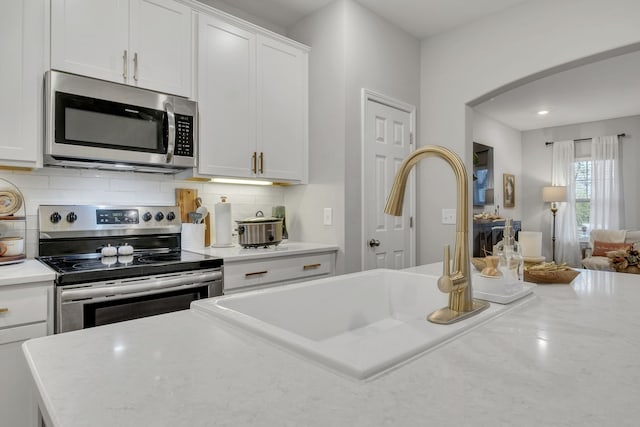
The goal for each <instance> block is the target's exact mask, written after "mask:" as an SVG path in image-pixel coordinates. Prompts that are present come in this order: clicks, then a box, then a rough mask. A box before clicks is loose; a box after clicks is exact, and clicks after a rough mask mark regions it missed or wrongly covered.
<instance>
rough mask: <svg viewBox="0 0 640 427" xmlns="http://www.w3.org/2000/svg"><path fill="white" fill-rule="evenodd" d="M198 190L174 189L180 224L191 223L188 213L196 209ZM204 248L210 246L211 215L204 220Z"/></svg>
mask: <svg viewBox="0 0 640 427" xmlns="http://www.w3.org/2000/svg"><path fill="white" fill-rule="evenodd" d="M197 197H198V190H194V189H192V188H176V205H178V206H179V207H180V222H181V223H183V222H191V219H190V218H189V212H195V211H196V209H197V206H196V198H197ZM204 229H205V232H204V246H205V247H209V246H211V214H209V215H207V217H206V218H205V219H204Z"/></svg>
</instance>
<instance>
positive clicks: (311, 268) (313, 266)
mask: <svg viewBox="0 0 640 427" xmlns="http://www.w3.org/2000/svg"><path fill="white" fill-rule="evenodd" d="M321 265H322V264H307V265H305V266H304V267H302V269H303V270H313V269H315V268H318V267H320V266H321Z"/></svg>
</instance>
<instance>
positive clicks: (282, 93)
mask: <svg viewBox="0 0 640 427" xmlns="http://www.w3.org/2000/svg"><path fill="white" fill-rule="evenodd" d="M257 41H258V63H257V70H258V76H257V77H258V78H257V90H258V97H257V114H258V117H257V118H258V133H257V134H258V148H257V151H258V153H259V156H260V159H259V166H260V169H262V170H263V171H264V173H265V174H268V175H269V177H270V178H271V179H281V180H306V177H303V175H305V174H306V171H307V165H306V163H305V162H306V158H307V154H306V152H307V145H308V143H307V138H308V137H307V133H308V132H307V110H308V101H307V92H308V91H307V69H308V65H307V57H308V54H307V52H306V51H302V50H300V49H298V48H295V47H293V46H291V45H289V44H286V43H283V42H281V41H279V40H274V39H271V38H269V37H265V36H263V35H258V39H257Z"/></svg>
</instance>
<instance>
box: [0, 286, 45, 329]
mask: <svg viewBox="0 0 640 427" xmlns="http://www.w3.org/2000/svg"><path fill="white" fill-rule="evenodd" d="M47 314H48V313H47V287H46V286H6V287H1V288H0V329H3V328H7V327H11V326H18V325H24V324H27V323H35V322H46V321H47Z"/></svg>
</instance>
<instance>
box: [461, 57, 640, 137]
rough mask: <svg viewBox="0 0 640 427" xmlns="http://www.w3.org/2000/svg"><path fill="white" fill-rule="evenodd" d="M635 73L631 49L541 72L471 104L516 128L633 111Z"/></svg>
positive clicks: (639, 99) (637, 88) (637, 103)
mask: <svg viewBox="0 0 640 427" xmlns="http://www.w3.org/2000/svg"><path fill="white" fill-rule="evenodd" d="M639 76H640V52H633V53H628V54H626V55H621V56H616V57H613V58H610V59H606V60H603V61H599V62H594V63H592V64H587V65H584V66H581V67H578V68H574V69H571V70H567V71H563V72H560V73H557V74H554V75H551V76H548V77H544V78H542V79H539V80H536V81H533V82H531V83H528V84H526V85H524V86H520V87H518V88H515V89H513V90H510V91H509V92H506V93H503V94H501V95H498V96H496V97H494V98H493V99H491V100H489V101H486V102H484V103H482V104H480V105H477V106H475V107H474V108H475V109H476V110H478V111H480V112H482V113H483V114H485V115H487V116H489V117H491V118H493V119H495V120H498V121H499V122H502V123H504V124H506V125H508V126H510V127H512V128H514V129H518V130H521V131H523V130H531V129H540V128H547V127H553V126H562V125H568V124H574V123H585V122H592V121H598V120H606V119H612V118H616V117H626V116H634V115H638V114H640V77H639ZM540 110H548V111H549V114H547V115H545V116H540V115H538V114H537V112H538V111H540Z"/></svg>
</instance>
